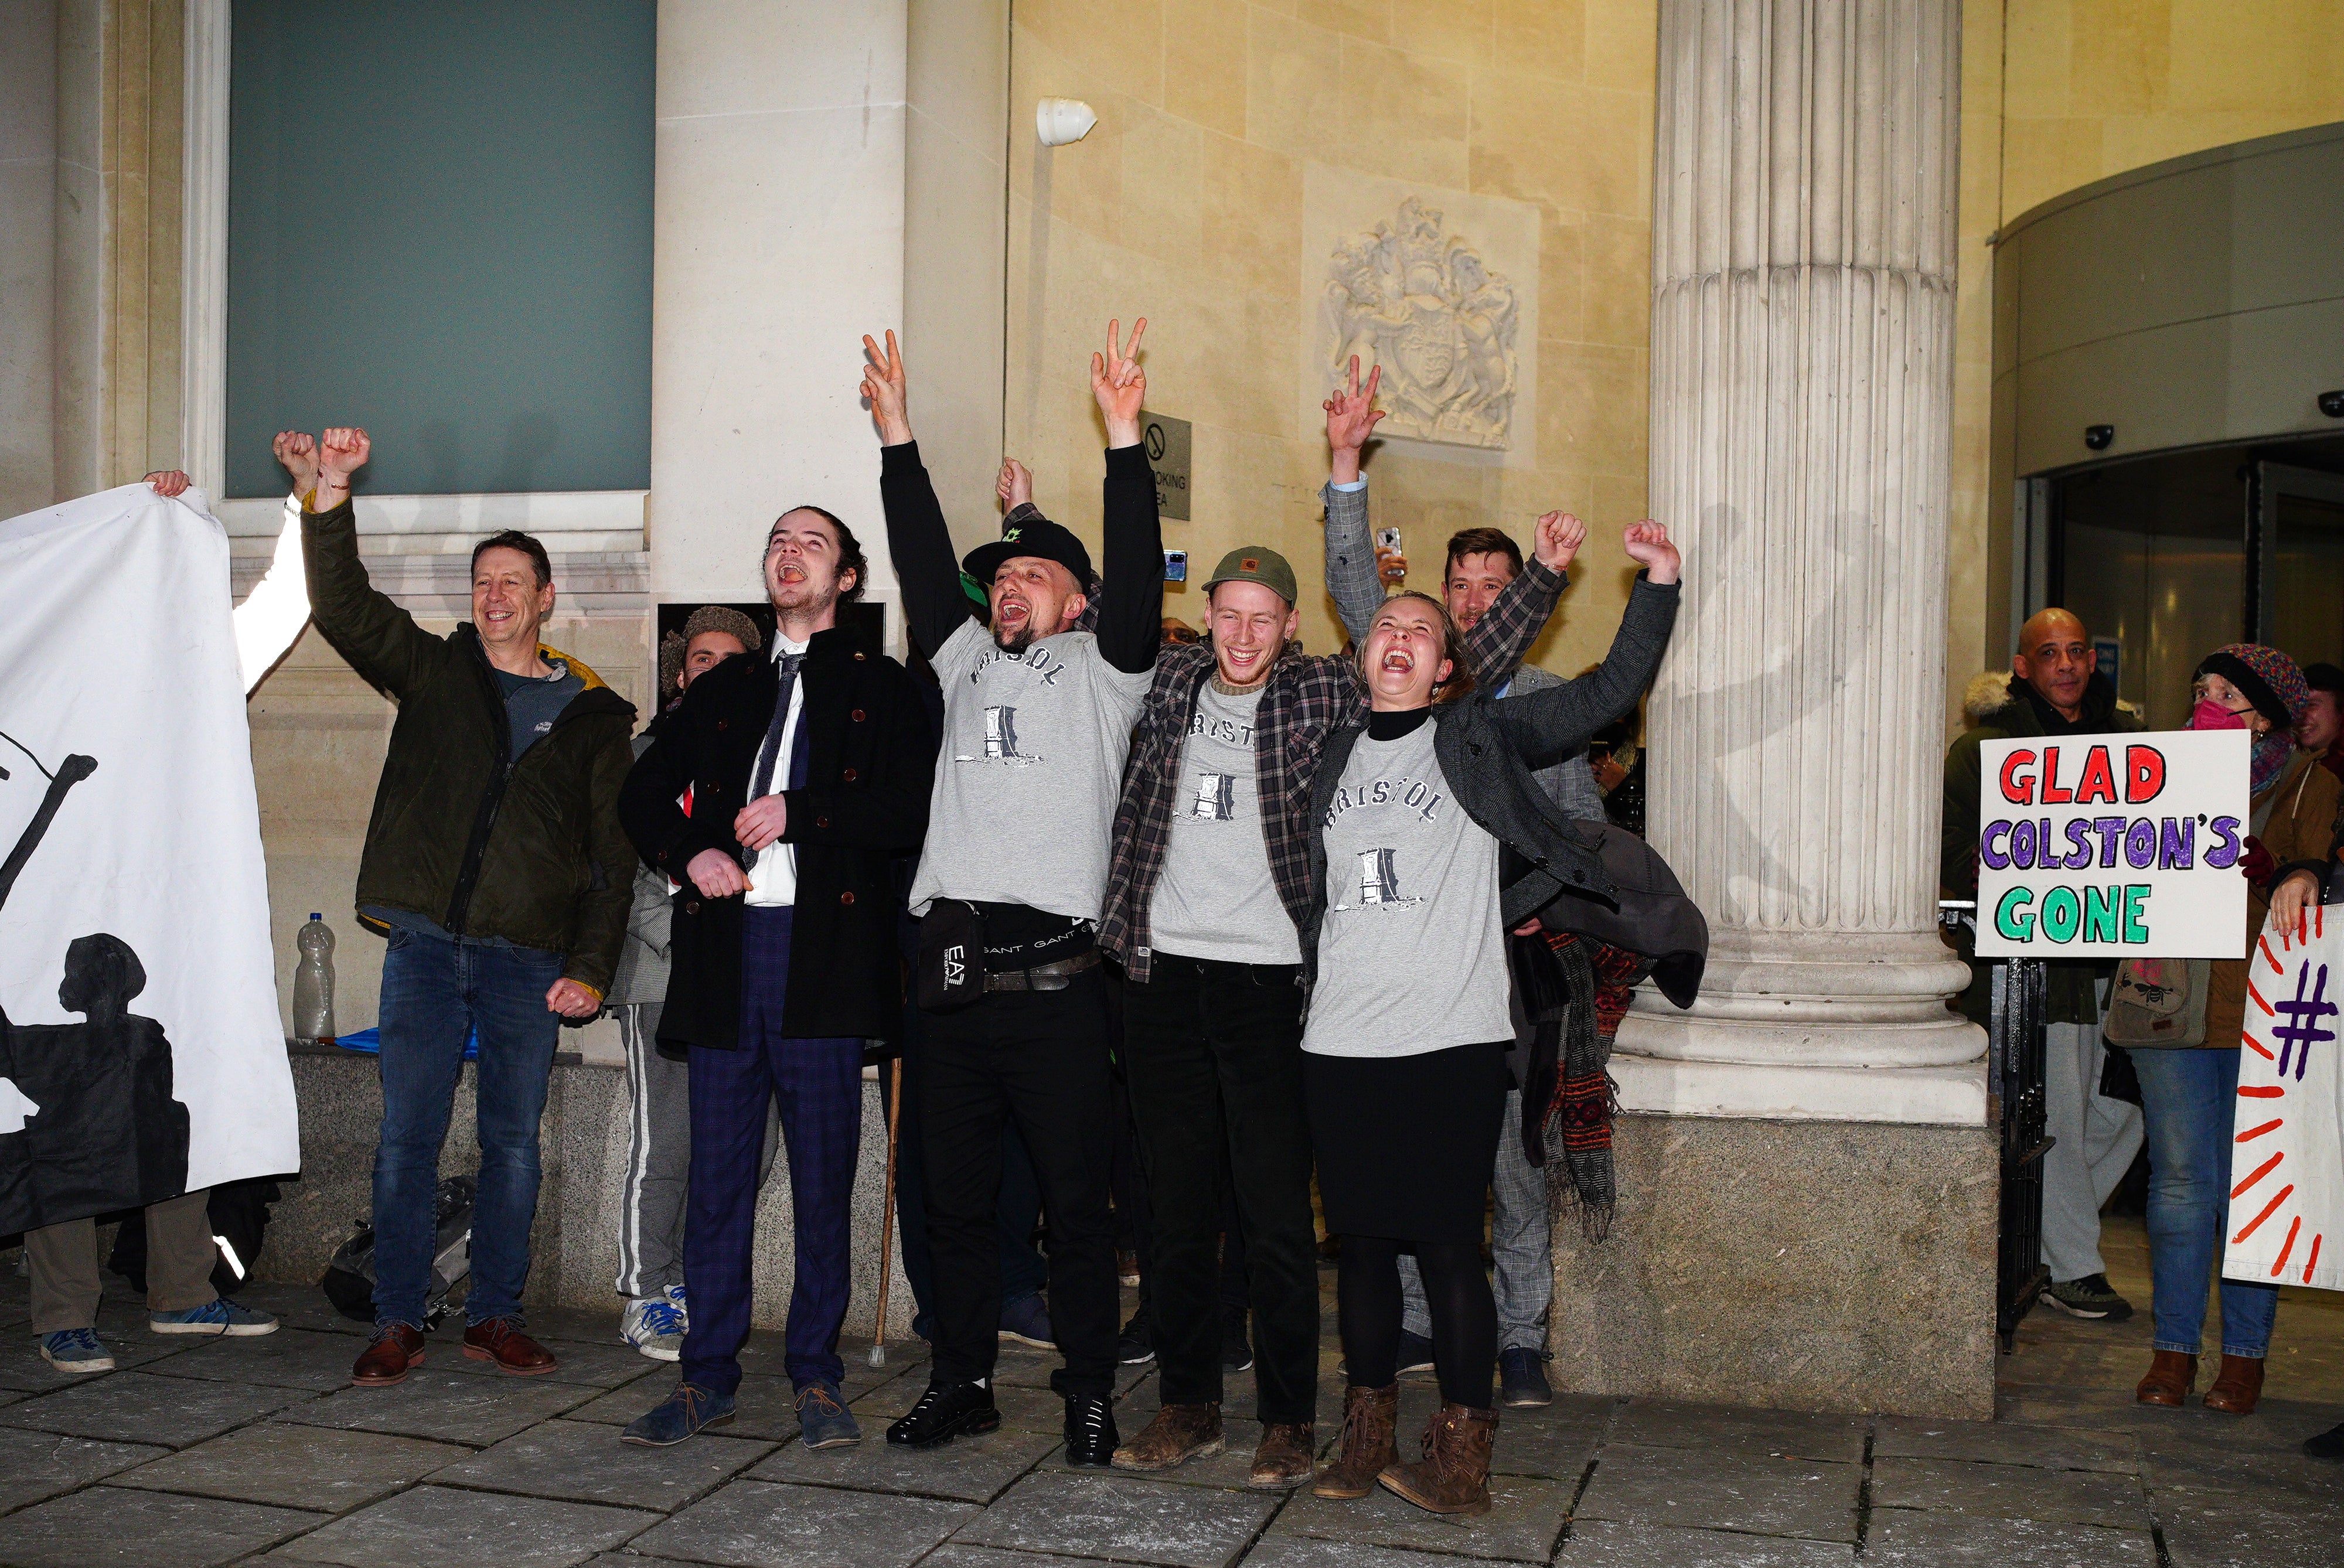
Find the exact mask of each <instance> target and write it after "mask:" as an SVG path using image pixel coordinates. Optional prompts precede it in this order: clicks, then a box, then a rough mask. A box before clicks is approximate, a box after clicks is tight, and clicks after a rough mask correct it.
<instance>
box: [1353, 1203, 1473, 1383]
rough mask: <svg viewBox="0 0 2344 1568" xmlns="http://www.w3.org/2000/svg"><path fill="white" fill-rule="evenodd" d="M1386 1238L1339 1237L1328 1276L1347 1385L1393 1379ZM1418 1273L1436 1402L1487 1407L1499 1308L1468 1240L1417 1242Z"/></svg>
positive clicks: (1395, 1268) (1391, 1261) (1394, 1283)
mask: <svg viewBox="0 0 2344 1568" xmlns="http://www.w3.org/2000/svg"><path fill="white" fill-rule="evenodd" d="M1406 1245H1407V1244H1406V1243H1404V1242H1400V1241H1396V1240H1394V1239H1391V1238H1390V1237H1389V1236H1349V1235H1347V1236H1345V1237H1344V1238H1343V1255H1342V1260H1341V1261H1340V1262H1339V1264H1337V1266H1336V1271H1335V1314H1336V1321H1337V1322H1338V1324H1339V1326H1340V1328H1341V1330H1342V1335H1343V1361H1344V1364H1345V1367H1346V1368H1347V1371H1346V1374H1345V1375H1346V1376H1347V1377H1348V1378H1349V1380H1350V1382H1351V1384H1352V1386H1354V1387H1355V1388H1363V1389H1381V1388H1389V1387H1390V1386H1391V1384H1392V1383H1393V1381H1395V1380H1397V1379H1398V1377H1399V1322H1400V1295H1399V1255H1400V1252H1401V1250H1402V1249H1403V1248H1404V1247H1405V1246H1406ZM1416 1267H1417V1271H1418V1273H1420V1275H1422V1276H1423V1279H1424V1300H1425V1304H1426V1305H1427V1306H1428V1307H1430V1309H1431V1311H1432V1365H1433V1370H1434V1371H1437V1372H1439V1373H1440V1397H1441V1399H1442V1400H1443V1401H1446V1402H1447V1403H1450V1404H1453V1405H1464V1406H1467V1407H1468V1408H1470V1409H1472V1410H1488V1409H1490V1390H1491V1384H1492V1382H1493V1381H1495V1377H1496V1373H1495V1371H1494V1369H1495V1367H1496V1365H1497V1361H1498V1302H1497V1299H1496V1298H1495V1297H1493V1296H1491V1295H1490V1277H1489V1276H1488V1275H1487V1274H1485V1273H1483V1272H1482V1271H1481V1249H1480V1246H1479V1245H1477V1244H1475V1243H1473V1242H1470V1241H1441V1242H1432V1241H1424V1242H1419V1243H1417V1244H1416Z"/></svg>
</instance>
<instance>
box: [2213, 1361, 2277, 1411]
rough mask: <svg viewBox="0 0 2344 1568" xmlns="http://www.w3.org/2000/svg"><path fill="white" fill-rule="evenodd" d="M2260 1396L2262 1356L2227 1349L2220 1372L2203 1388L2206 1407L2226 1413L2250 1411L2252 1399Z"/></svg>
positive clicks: (2261, 1389)
mask: <svg viewBox="0 0 2344 1568" xmlns="http://www.w3.org/2000/svg"><path fill="white" fill-rule="evenodd" d="M2262 1397H2263V1359H2262V1358H2261V1357H2260V1356H2233V1355H2230V1354H2228V1353H2227V1352H2226V1353H2225V1354H2224V1355H2223V1357H2222V1371H2221V1372H2220V1374H2219V1375H2218V1376H2217V1377H2216V1378H2215V1379H2214V1386H2213V1387H2212V1388H2210V1389H2208V1390H2207V1391H2206V1408H2207V1409H2208V1410H2209V1411H2224V1412H2225V1413H2227V1414H2229V1415H2252V1414H2254V1413H2255V1401H2257V1400H2258V1399H2260V1398H2262Z"/></svg>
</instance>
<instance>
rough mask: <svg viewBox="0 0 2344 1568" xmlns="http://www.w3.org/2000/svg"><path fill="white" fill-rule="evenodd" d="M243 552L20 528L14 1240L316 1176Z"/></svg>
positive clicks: (131, 492)
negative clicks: (253, 724) (248, 663)
mask: <svg viewBox="0 0 2344 1568" xmlns="http://www.w3.org/2000/svg"><path fill="white" fill-rule="evenodd" d="M227 555H228V551H227V535H226V534H225V532H224V531H222V530H221V528H220V525H219V524H218V523H217V521H213V520H212V519H211V518H210V517H209V516H207V514H205V513H204V512H202V511H198V510H197V509H196V508H195V507H191V506H188V505H185V504H182V503H181V502H178V501H165V500H163V499H161V498H159V497H157V495H156V494H155V493H154V492H153V491H149V490H148V489H147V487H146V486H144V485H126V486H124V487H122V488H121V489H119V490H113V491H105V492H103V493H101V494H98V495H94V496H88V497H86V498H84V499H82V500H80V501H69V502H66V504H64V505H62V506H56V507H51V508H48V509H46V510H45V511H35V512H27V513H25V515H24V516H22V517H17V518H12V519H9V520H8V521H5V522H0V603H5V605H6V606H7V610H6V612H5V614H0V769H5V777H0V854H5V856H6V858H5V861H4V862H0V1232H8V1231H15V1230H23V1229H31V1228H33V1227H35V1226H40V1225H51V1224H56V1222H58V1221H60V1220H66V1219H79V1218H81V1217H83V1216H85V1215H91V1214H99V1213H104V1212H105V1211H106V1210H108V1209H125V1208H130V1207H134V1206H136V1205H139V1204H145V1203H152V1202H155V1201H157V1200H158V1199H165V1198H170V1197H174V1196H177V1194H178V1193H180V1192H183V1191H187V1190H191V1189H196V1188H202V1187H210V1186H214V1185H217V1184H218V1183H220V1182H223V1181H229V1180H234V1179H238V1178H241V1177H248V1176H265V1175H275V1174H279V1173H282V1172H288V1171H293V1170H297V1169H298V1168H300V1162H301V1157H300V1135H299V1127H298V1120H297V1118H296V1115H295V1108H294V1099H293V1077H292V1071H291V1067H290V1065H289V1064H288V1061H287V1060H286V1056H285V1039H284V1035H283V1032H282V1030H281V1027H280V1026H279V1022H278V1013H277V990H276V979H275V968H274V965H273V964H272V962H271V956H270V953H269V945H268V944H269V934H268V877H267V873H266V870H265V867H264V865H263V862H262V858H261V848H260V818H259V809H258V802H257V800H256V798H255V795H254V791H253V782H252V751H251V742H250V738H249V736H248V733H247V730H246V727H245V709H244V683H243V680H242V678H241V675H240V673H239V670H238V666H237V645H236V634H235V632H234V630H233V627H232V623H231V619H230V615H231V604H230V599H229V592H228V573H227Z"/></svg>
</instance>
